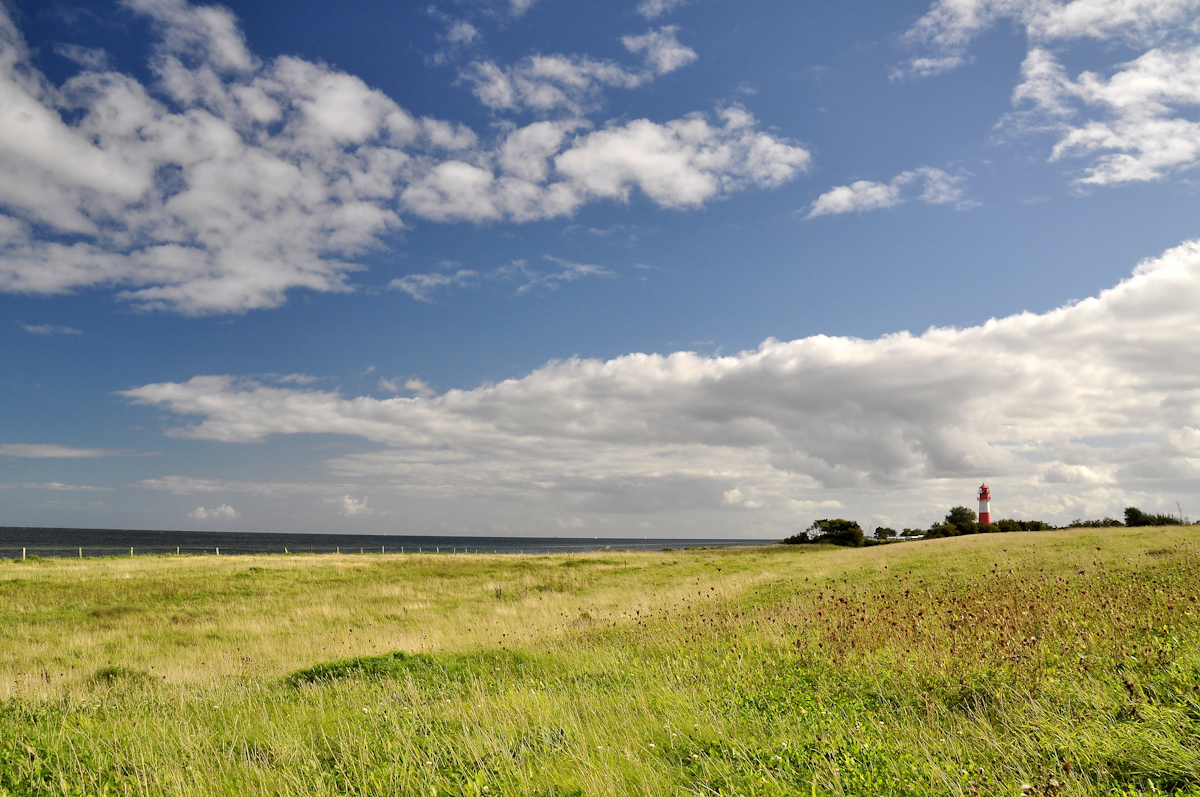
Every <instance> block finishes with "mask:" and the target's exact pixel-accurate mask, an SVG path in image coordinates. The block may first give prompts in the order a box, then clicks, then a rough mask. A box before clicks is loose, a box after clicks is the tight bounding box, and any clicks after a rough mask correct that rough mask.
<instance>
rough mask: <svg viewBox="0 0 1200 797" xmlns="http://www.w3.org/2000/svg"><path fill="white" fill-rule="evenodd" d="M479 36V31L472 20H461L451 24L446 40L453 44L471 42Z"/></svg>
mask: <svg viewBox="0 0 1200 797" xmlns="http://www.w3.org/2000/svg"><path fill="white" fill-rule="evenodd" d="M477 38H479V31H478V30H477V29H476V27H475V26H474V25H472V24H471V23H470V22H464V21H463V20H459V21H457V22H455V23H454V24H453V25H451V26H450V30H449V31H448V32H447V33H446V40H447V41H448V42H450V43H451V44H470V43H471V42H473V41H475V39H477Z"/></svg>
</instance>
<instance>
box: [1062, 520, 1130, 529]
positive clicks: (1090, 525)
mask: <svg viewBox="0 0 1200 797" xmlns="http://www.w3.org/2000/svg"><path fill="white" fill-rule="evenodd" d="M1124 525H1125V524H1124V523H1122V522H1121V521H1119V520H1117V519H1116V518H1114V517H1106V518H1104V519H1103V520H1080V519H1079V518H1075V519H1074V520H1072V521H1071V522H1070V523H1069V524H1068V525H1067V528H1069V529H1107V528H1113V527H1115V526H1124Z"/></svg>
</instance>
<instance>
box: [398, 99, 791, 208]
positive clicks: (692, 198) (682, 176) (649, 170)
mask: <svg viewBox="0 0 1200 797" xmlns="http://www.w3.org/2000/svg"><path fill="white" fill-rule="evenodd" d="M718 117H719V119H720V121H721V124H719V125H714V124H712V123H711V122H710V121H709V118H708V117H706V116H705V115H703V114H691V115H688V116H686V117H684V118H682V119H675V120H673V121H670V122H667V123H665V124H659V123H657V122H652V121H650V120H649V119H636V120H633V121H630V122H625V123H624V124H612V125H609V126H607V127H605V128H603V129H601V130H595V131H593V132H590V133H586V134H581V135H576V136H574V137H573V138H570V139H569V140H568V138H567V136H568V129H567V127H566V126H565V125H566V124H567V123H557V122H537V123H534V125H530V126H529V127H528V128H520V129H517V130H514V131H512V133H510V134H509V136H508V137H507V138H506V140H505V141H504V143H503V144H502V145H501V147H500V167H501V170H500V173H499V174H496V173H495V172H493V170H492V169H491V168H488V167H484V166H479V165H475V164H472V163H468V162H466V161H459V160H449V161H446V162H443V163H441V164H439V165H438V166H437V167H435V168H433V169H431V170H430V171H429V172H428V173H427V174H426V176H425V177H424V178H423V179H421V180H419V181H417V182H415V183H413V184H412V185H410V186H408V187H407V188H406V189H405V190H404V192H403V193H402V194H401V199H402V201H403V202H404V203H405V204H406V205H407V206H408V208H409V209H411V210H412V211H413V212H415V213H417V214H418V215H421V216H424V217H426V218H430V219H436V220H442V221H450V220H469V221H490V220H497V219H502V218H506V217H507V218H512V219H515V220H518V221H528V220H533V219H545V218H554V217H556V216H569V215H570V214H571V213H573V212H574V210H575V209H576V208H578V207H579V206H581V205H582V204H584V203H585V202H589V201H594V200H598V199H608V200H616V201H619V202H627V201H629V198H630V195H631V194H632V192H633V191H634V190H635V189H636V190H640V191H641V192H642V193H643V194H645V195H646V196H648V197H649V198H650V199H651V200H653V201H654V202H655V203H657V204H658V205H660V206H662V207H668V208H687V207H698V206H700V205H703V204H704V203H705V202H706V201H708V200H710V199H713V198H717V197H721V196H725V195H727V194H729V193H732V192H734V191H738V190H741V189H744V188H746V187H749V186H757V187H761V188H771V187H775V186H778V185H782V184H783V183H785V182H787V181H789V180H791V179H793V178H794V177H795V176H796V175H798V174H801V173H803V172H804V171H806V170H807V169H808V166H809V163H810V162H811V160H812V156H811V154H810V153H809V152H808V150H806V149H804V148H803V147H800V146H797V145H795V144H793V143H791V142H788V141H786V140H782V139H780V138H776V137H774V136H771V135H768V134H766V133H763V132H760V131H758V130H757V129H756V126H757V123H756V120H755V119H754V117H753V116H752V115H751V114H750V113H748V112H747V111H745V110H744V109H743V108H741V107H738V106H733V107H729V108H725V109H723V110H721V111H720V112H719V114H718ZM569 124H570V125H571V126H577V124H578V123H577V122H571V123H569ZM564 142H565V143H564ZM560 147H561V151H560V150H559V148H560ZM555 153H557V154H555Z"/></svg>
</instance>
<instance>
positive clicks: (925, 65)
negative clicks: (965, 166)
mask: <svg viewBox="0 0 1200 797" xmlns="http://www.w3.org/2000/svg"><path fill="white" fill-rule="evenodd" d="M1198 8H1200V3H1197V2H1196V0H1068V2H1063V1H1062V0H935V2H934V3H933V4H932V5H931V6H930V8H929V11H928V12H927V13H926V14H925V15H924V16H923V17H921V19H919V20H917V22H916V24H914V25H913V27H912V28H910V29H909V30H908V31H907V32H906V33H905V34H904V37H903V38H904V41H905V43H907V44H908V45H910V46H912V47H916V48H919V49H921V50H924V52H925V54H924V55H921V56H916V57H914V58H913V59H911V60H910V61H908V62H907V64H906V66H905V67H904V68H901V69H899V70H897V71H896V73H895V76H896V77H901V76H904V75H913V76H917V77H921V76H927V75H932V74H937V73H939V72H944V71H946V70H949V69H954V68H956V67H958V66H961V65H962V64H964V63H966V62H967V61H968V60H969V59H968V55H967V48H968V46H969V45H970V44H971V42H972V41H973V40H974V39H975V38H976V37H978V36H979V35H980V34H982V33H984V32H985V31H987V30H988V29H990V28H992V27H993V26H994V25H996V24H997V23H998V22H1000V21H1001V20H1005V19H1008V20H1012V21H1014V22H1016V23H1017V24H1019V25H1020V26H1021V27H1022V28H1024V30H1025V33H1026V35H1028V37H1029V39H1030V41H1031V42H1033V43H1035V45H1040V44H1046V43H1051V42H1069V41H1072V40H1079V39H1092V40H1096V41H1117V42H1121V43H1123V44H1127V45H1130V46H1133V47H1138V46H1141V47H1148V46H1152V45H1154V44H1157V43H1159V42H1162V41H1165V40H1170V39H1172V38H1175V37H1178V36H1180V35H1185V36H1186V35H1188V34H1189V33H1191V34H1194V33H1195V32H1196V11H1197V9H1198Z"/></svg>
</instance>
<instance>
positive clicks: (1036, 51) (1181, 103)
mask: <svg viewBox="0 0 1200 797" xmlns="http://www.w3.org/2000/svg"><path fill="white" fill-rule="evenodd" d="M1005 19H1009V20H1012V21H1014V22H1016V23H1017V24H1018V25H1020V26H1021V27H1022V28H1023V29H1024V30H1025V33H1026V35H1027V37H1028V39H1029V45H1030V46H1029V51H1028V54H1027V56H1026V58H1025V61H1024V63H1023V64H1022V68H1021V75H1022V79H1021V83H1020V84H1019V85H1018V86H1017V87H1016V88H1015V89H1014V91H1013V95H1012V99H1013V103H1014V105H1016V106H1017V108H1018V110H1017V111H1015V112H1014V113H1012V114H1010V115H1008V116H1007V117H1006V118H1005V119H1004V120H1003V121H1002V123H1001V129H1002V130H1004V131H1006V132H1008V133H1026V132H1031V131H1037V132H1052V133H1054V134H1056V135H1057V136H1058V141H1057V143H1056V144H1055V146H1054V148H1053V151H1052V152H1051V155H1050V160H1051V161H1060V160H1063V159H1066V158H1085V159H1087V160H1088V163H1087V165H1086V166H1085V167H1084V170H1083V174H1082V175H1081V176H1080V177H1079V182H1080V183H1081V184H1084V185H1112V184H1120V183H1129V182H1138V181H1147V180H1157V179H1161V178H1163V177H1166V176H1168V175H1170V174H1171V173H1173V172H1175V171H1178V170H1181V169H1186V168H1190V167H1192V166H1195V165H1196V164H1197V163H1200V123H1197V122H1196V121H1195V114H1196V109H1197V107H1198V106H1200V88H1198V87H1200V42H1198V41H1197V38H1198V34H1200V2H1197V0H1070V2H1063V1H1062V0H937V2H935V3H934V4H933V5H932V6H931V8H930V10H929V12H928V13H927V14H926V15H925V16H924V17H922V18H921V19H920V20H919V21H918V22H917V23H916V24H915V25H914V26H913V27H912V28H911V29H910V30H909V31H908V32H907V33H906V34H905V36H904V39H905V41H906V42H907V43H908V44H909V45H911V46H913V47H915V48H916V49H917V50H918V51H919V55H916V56H914V57H913V58H911V59H910V60H909V61H908V62H906V64H905V65H904V66H902V67H900V68H898V69H897V70H896V71H895V72H894V74H893V77H904V76H916V77H925V76H929V75H934V74H937V73H939V72H944V71H946V70H949V69H953V68H956V67H958V66H960V65H962V64H964V63H966V62H967V61H968V60H969V58H970V56H969V52H968V48H969V45H970V43H971V42H972V41H973V40H974V39H975V38H976V37H977V36H979V35H980V34H981V33H982V32H984V31H986V30H987V29H989V28H991V27H992V26H994V25H995V24H996V23H997V22H999V21H1000V20H1005ZM1086 41H1091V42H1104V43H1109V44H1121V45H1124V46H1125V47H1128V48H1132V49H1134V50H1135V51H1138V52H1140V55H1138V57H1136V58H1134V59H1132V60H1129V61H1125V62H1122V63H1115V64H1111V65H1110V66H1108V67H1106V68H1104V69H1102V70H1100V71H1084V72H1081V73H1079V74H1078V75H1077V76H1075V77H1072V76H1071V75H1070V74H1069V73H1068V71H1067V69H1066V68H1065V67H1064V66H1063V63H1062V55H1063V53H1064V51H1066V50H1067V49H1068V48H1069V47H1070V46H1072V45H1076V44H1079V43H1080V42H1086ZM1113 51H1116V50H1113Z"/></svg>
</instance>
